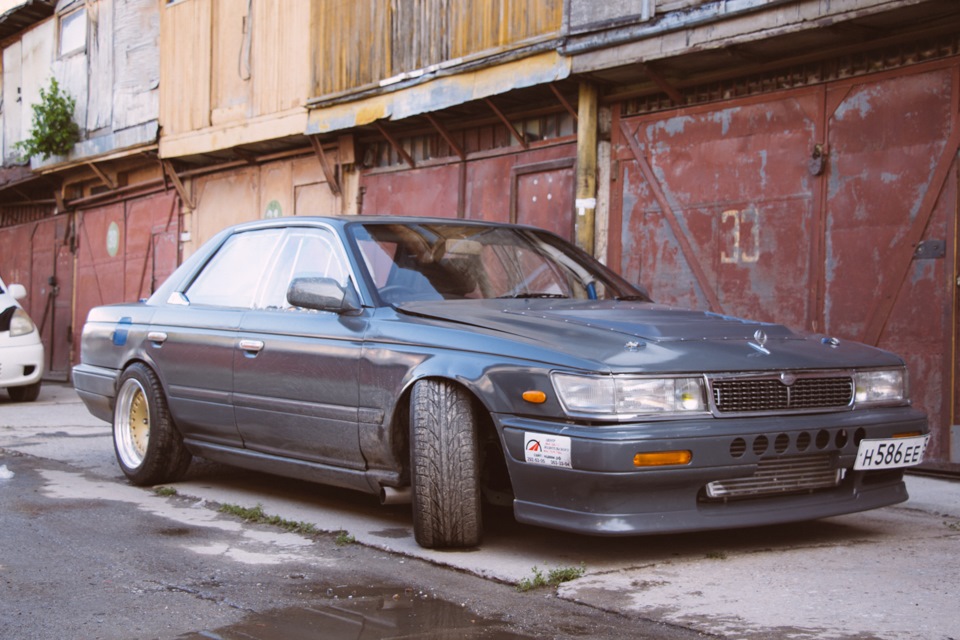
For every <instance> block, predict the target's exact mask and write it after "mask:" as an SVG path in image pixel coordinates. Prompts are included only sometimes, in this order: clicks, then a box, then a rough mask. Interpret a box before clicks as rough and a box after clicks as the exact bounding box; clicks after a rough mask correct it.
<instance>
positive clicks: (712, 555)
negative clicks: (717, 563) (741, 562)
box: [707, 551, 727, 560]
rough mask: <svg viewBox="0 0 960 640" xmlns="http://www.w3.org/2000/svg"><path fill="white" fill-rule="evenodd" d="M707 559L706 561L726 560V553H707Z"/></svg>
mask: <svg viewBox="0 0 960 640" xmlns="http://www.w3.org/2000/svg"><path fill="white" fill-rule="evenodd" d="M707 559H708V560H726V559H727V552H726V551H708V552H707Z"/></svg>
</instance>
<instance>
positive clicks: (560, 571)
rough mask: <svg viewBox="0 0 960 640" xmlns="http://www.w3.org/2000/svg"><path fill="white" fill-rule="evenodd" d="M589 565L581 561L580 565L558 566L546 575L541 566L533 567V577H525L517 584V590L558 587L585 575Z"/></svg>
mask: <svg viewBox="0 0 960 640" xmlns="http://www.w3.org/2000/svg"><path fill="white" fill-rule="evenodd" d="M586 570H587V567H586V566H585V565H584V564H583V563H582V562H581V563H580V566H579V567H557V568H556V569H551V570H550V572H549V573H547V574H546V575H544V574H543V571H541V570H540V568H539V567H536V566H535V567H533V577H532V578H524V579H523V580H521V581H520V582H519V583H518V584H517V591H521V592H522V591H530V590H532V589H539V588H541V587H553V588H557V587H558V586H560V583H562V582H569V581H571V580H576V579H577V578H579V577H581V576H583V574H584V573H585V572H586Z"/></svg>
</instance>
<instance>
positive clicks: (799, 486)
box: [706, 455, 843, 500]
mask: <svg viewBox="0 0 960 640" xmlns="http://www.w3.org/2000/svg"><path fill="white" fill-rule="evenodd" d="M842 479H843V470H842V469H837V468H835V467H834V466H833V460H832V456H830V455H817V456H800V457H791V458H774V459H769V460H761V461H760V463H759V464H758V465H757V471H756V473H754V474H753V475H752V476H750V477H747V478H733V479H731V480H717V481H716V482H711V483H710V484H708V485H707V486H706V493H707V497H708V498H713V499H728V500H729V499H734V500H735V499H737V498H758V497H762V496H770V495H780V494H785V493H798V492H808V491H816V490H817V489H832V488H834V487H836V486H837V485H839V484H840V481H841V480H842Z"/></svg>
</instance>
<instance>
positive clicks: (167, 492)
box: [153, 487, 177, 498]
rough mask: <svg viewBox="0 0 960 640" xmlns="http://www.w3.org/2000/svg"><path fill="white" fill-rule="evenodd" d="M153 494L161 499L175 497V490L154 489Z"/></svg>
mask: <svg viewBox="0 0 960 640" xmlns="http://www.w3.org/2000/svg"><path fill="white" fill-rule="evenodd" d="M153 492H154V493H155V494H157V495H158V496H160V497H161V498H169V497H171V496H175V495H177V490H176V489H174V488H173V487H154V488H153Z"/></svg>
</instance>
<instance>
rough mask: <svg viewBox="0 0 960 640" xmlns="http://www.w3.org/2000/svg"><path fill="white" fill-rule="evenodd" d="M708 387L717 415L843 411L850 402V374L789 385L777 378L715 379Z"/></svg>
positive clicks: (851, 399) (804, 380)
mask: <svg viewBox="0 0 960 640" xmlns="http://www.w3.org/2000/svg"><path fill="white" fill-rule="evenodd" d="M709 384H710V392H711V398H712V400H713V406H714V407H715V408H716V411H717V412H718V413H758V412H776V413H788V412H803V411H817V410H824V409H844V408H847V407H849V406H850V405H851V403H852V402H853V379H852V378H851V377H850V376H849V375H838V376H830V377H798V378H796V379H795V380H793V381H792V384H786V383H785V382H784V381H783V380H782V379H781V378H780V377H776V378H774V377H769V378H756V377H754V378H714V379H711V380H710V381H709Z"/></svg>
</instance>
